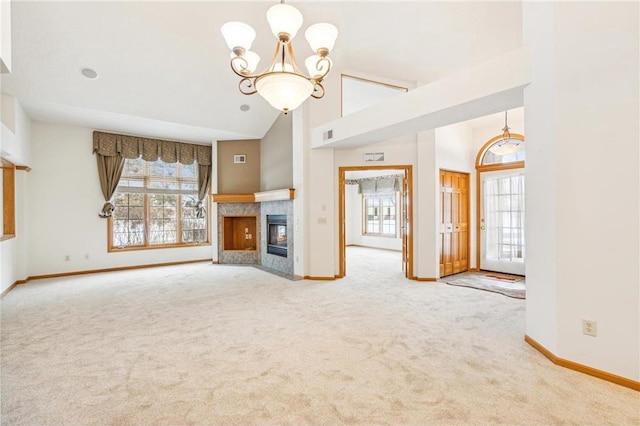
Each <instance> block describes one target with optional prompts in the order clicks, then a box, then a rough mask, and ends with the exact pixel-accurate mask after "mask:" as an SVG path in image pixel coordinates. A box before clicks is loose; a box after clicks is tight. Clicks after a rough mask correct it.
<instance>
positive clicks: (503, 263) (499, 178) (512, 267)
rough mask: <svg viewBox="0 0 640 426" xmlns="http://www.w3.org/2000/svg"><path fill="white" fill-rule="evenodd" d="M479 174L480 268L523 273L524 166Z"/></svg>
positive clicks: (516, 273) (517, 273)
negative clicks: (522, 167)
mask: <svg viewBox="0 0 640 426" xmlns="http://www.w3.org/2000/svg"><path fill="white" fill-rule="evenodd" d="M480 176H481V178H480V192H481V194H480V212H481V214H480V269H482V270H486V271H495V272H503V273H508V274H515V275H524V274H525V270H524V255H525V249H524V219H525V216H524V169H511V170H500V171H491V172H483V173H481V175H480Z"/></svg>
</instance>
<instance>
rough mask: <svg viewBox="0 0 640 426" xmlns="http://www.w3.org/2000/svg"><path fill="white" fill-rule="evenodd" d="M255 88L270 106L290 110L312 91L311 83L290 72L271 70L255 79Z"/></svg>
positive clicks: (297, 105)
mask: <svg viewBox="0 0 640 426" xmlns="http://www.w3.org/2000/svg"><path fill="white" fill-rule="evenodd" d="M256 90H257V91H258V93H259V94H260V95H262V97H263V98H265V99H266V100H267V102H269V104H271V106H272V107H274V108H276V109H279V110H282V111H290V110H294V109H296V108H298V107H299V106H300V104H302V102H304V101H305V100H306V99H307V98H308V97H309V96H311V94H312V93H313V83H311V82H310V81H309V80H307V79H306V78H304V77H303V76H301V75H298V74H294V73H291V72H272V73H268V74H265V75H263V76H261V77H259V78H258V79H257V80H256Z"/></svg>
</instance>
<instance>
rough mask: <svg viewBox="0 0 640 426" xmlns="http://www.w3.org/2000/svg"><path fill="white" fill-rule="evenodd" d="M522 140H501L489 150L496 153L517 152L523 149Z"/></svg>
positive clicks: (507, 153)
mask: <svg viewBox="0 0 640 426" xmlns="http://www.w3.org/2000/svg"><path fill="white" fill-rule="evenodd" d="M522 145H523V144H522V141H521V140H518V139H508V140H506V141H505V140H504V139H502V140H500V141H498V142H496V143H494V144H493V146H491V148H489V152H492V153H493V154H496V155H509V154H515V153H516V152H518V151H520V150H521V149H522Z"/></svg>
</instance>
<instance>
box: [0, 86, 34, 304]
mask: <svg viewBox="0 0 640 426" xmlns="http://www.w3.org/2000/svg"><path fill="white" fill-rule="evenodd" d="M2 104H3V108H2V109H3V110H2V114H3V117H2V124H1V125H0V126H1V132H2V137H1V139H0V152H2V156H3V157H6V158H7V159H8V160H9V161H11V162H12V163H14V164H16V165H23V166H31V139H32V137H31V119H30V118H29V116H28V115H27V114H26V113H25V111H24V109H23V108H22V106H21V105H20V103H19V102H18V100H17V99H15V98H13V97H12V96H8V95H5V94H3V95H2ZM7 108H10V109H11V110H10V111H9V110H7ZM7 120H9V121H10V123H5V122H6V121H7ZM7 124H9V126H7ZM30 177H31V176H30V173H29V172H27V171H26V170H16V172H15V217H16V236H15V237H14V238H11V239H8V240H5V241H0V292H2V291H4V290H6V289H7V288H9V287H10V286H11V285H13V284H14V283H15V282H16V281H20V280H24V279H26V278H27V276H28V273H27V267H28V259H27V240H28V235H29V234H28V233H29V226H28V221H27V220H25V218H26V216H27V212H28V211H29V202H28V199H27V191H28V189H29V179H30Z"/></svg>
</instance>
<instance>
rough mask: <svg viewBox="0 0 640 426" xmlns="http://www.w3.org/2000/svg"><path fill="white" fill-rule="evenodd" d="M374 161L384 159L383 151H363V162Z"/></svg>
mask: <svg viewBox="0 0 640 426" xmlns="http://www.w3.org/2000/svg"><path fill="white" fill-rule="evenodd" d="M375 161H384V152H365V153H364V162H365V163H371V162H375Z"/></svg>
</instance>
